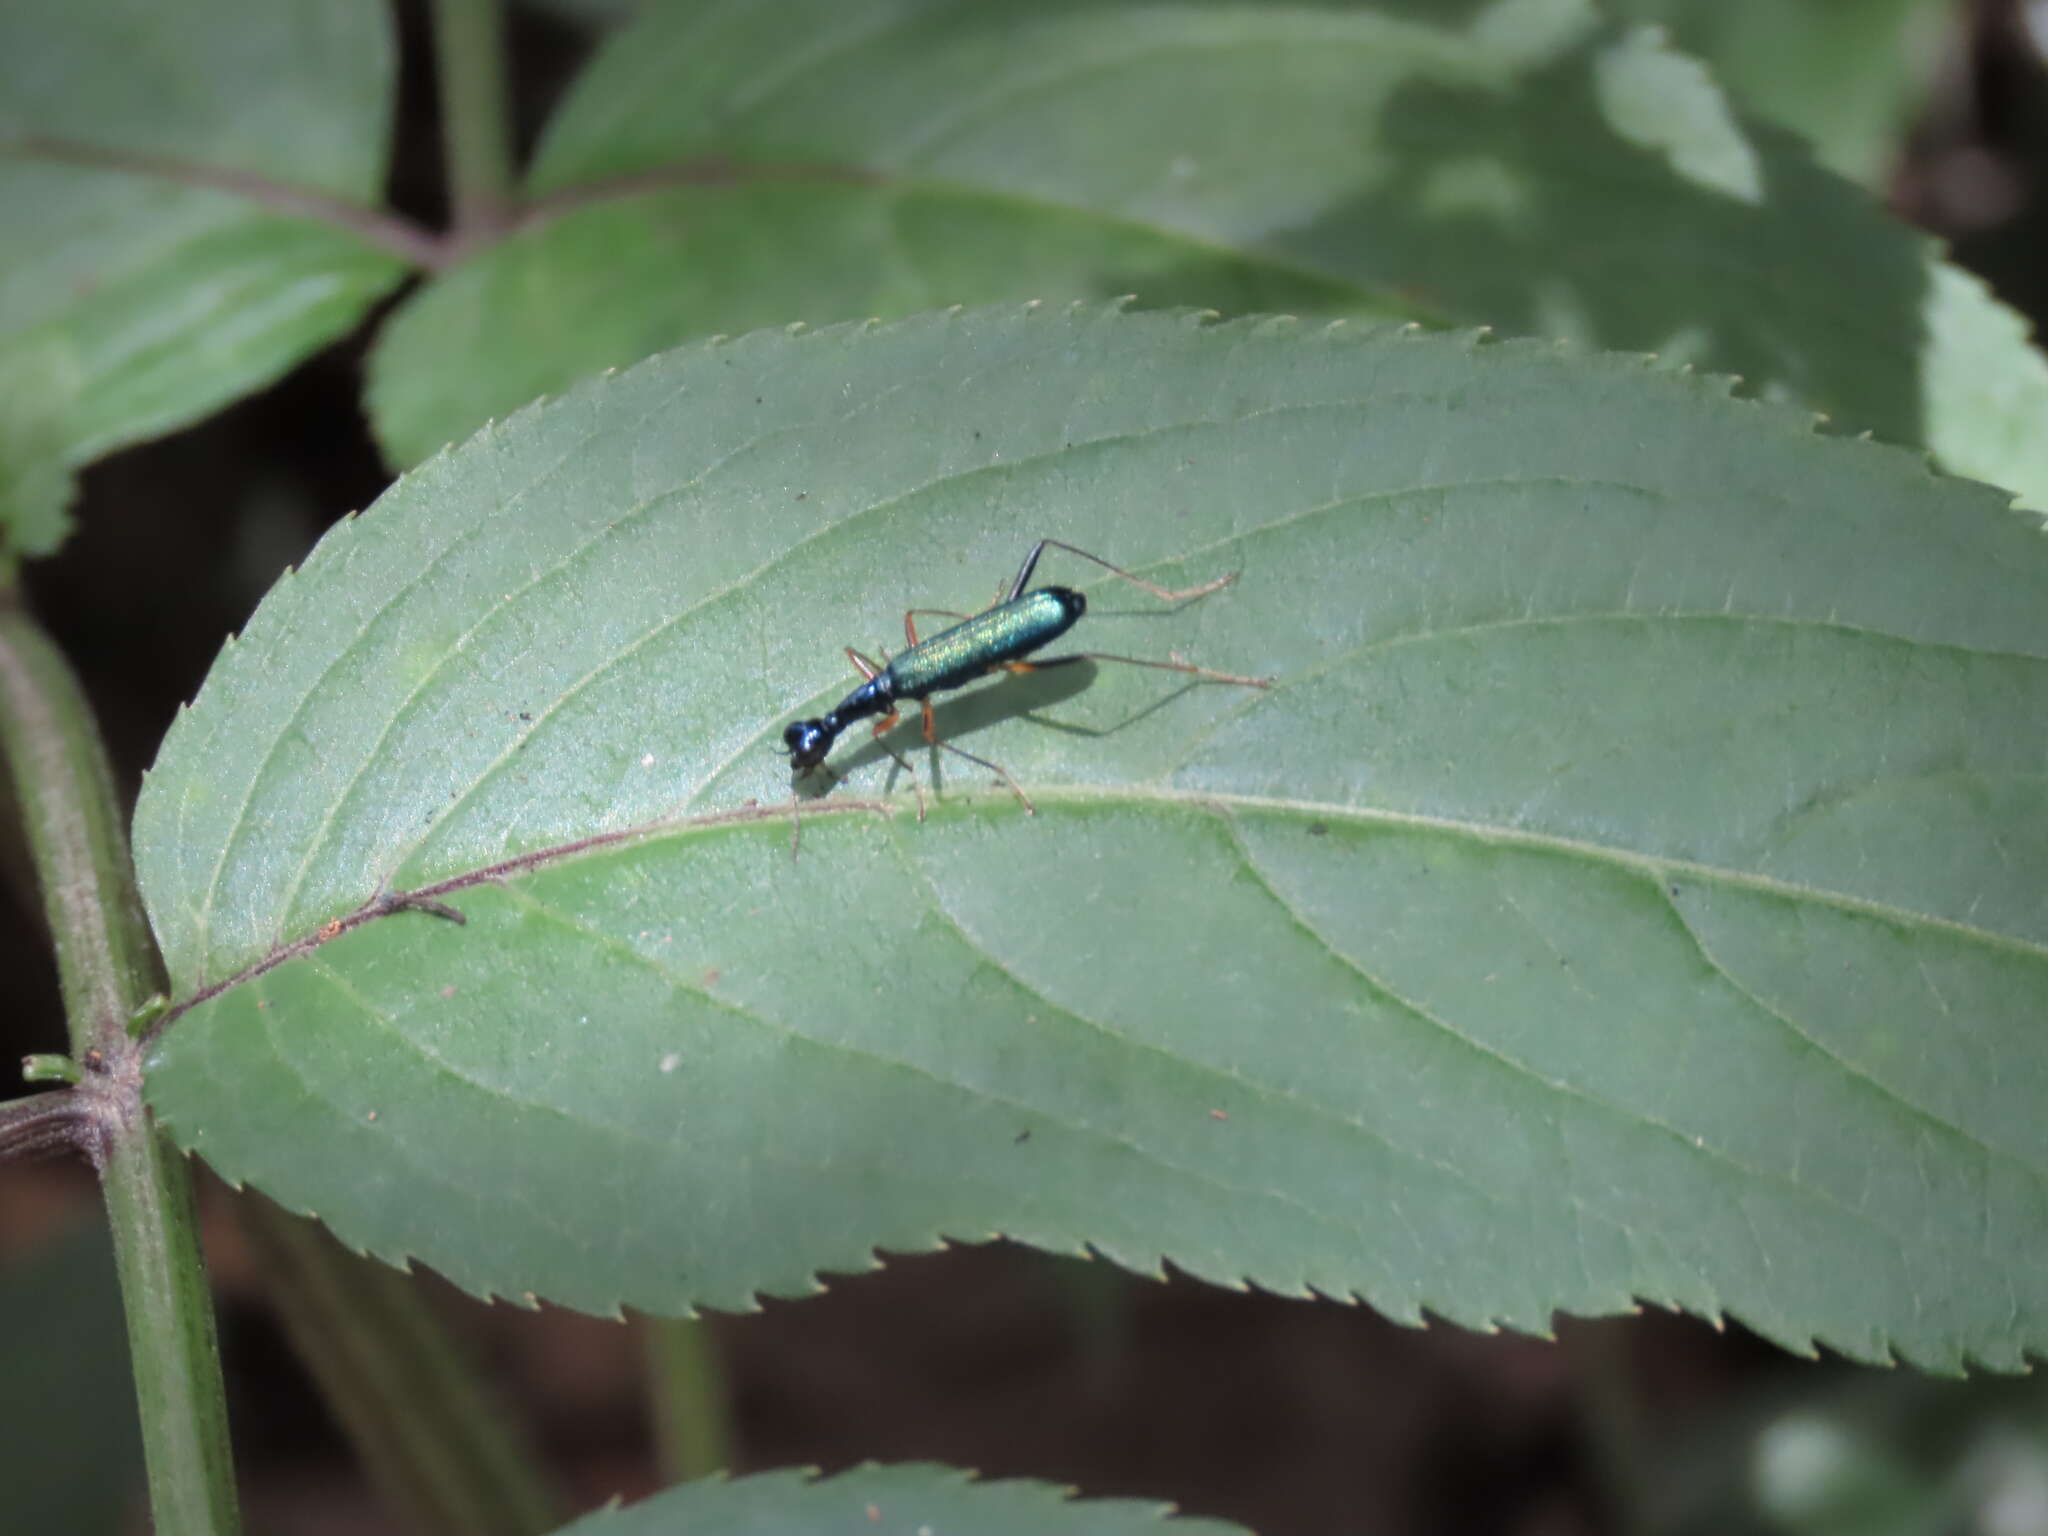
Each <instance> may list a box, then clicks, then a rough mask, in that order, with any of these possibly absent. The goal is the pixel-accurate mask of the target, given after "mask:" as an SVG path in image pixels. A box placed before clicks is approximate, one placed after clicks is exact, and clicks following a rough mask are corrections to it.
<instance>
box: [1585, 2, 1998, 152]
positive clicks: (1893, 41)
mask: <svg viewBox="0 0 2048 1536" xmlns="http://www.w3.org/2000/svg"><path fill="white" fill-rule="evenodd" d="M1607 9H1608V10H1609V11H1611V12H1612V13H1613V14H1615V15H1617V16H1622V17H1626V18H1627V19H1629V20H1631V21H1646V22H1661V23H1663V24H1664V25H1666V26H1668V27H1670V28H1671V31H1672V35H1673V36H1674V37H1675V38H1676V39H1677V40H1678V42H1679V43H1680V45H1681V46H1683V47H1685V48H1688V49H1690V50H1691V51H1692V52H1694V53H1697V54H1699V55H1700V56H1701V57H1703V58H1704V59H1706V60H1707V62H1708V63H1710V64H1711V65H1712V66H1713V68H1714V73H1715V74H1716V75H1718V76H1719V77H1720V78H1721V79H1722V80H1725V81H1726V82H1727V83H1728V85H1729V86H1730V87H1731V88H1732V89H1733V90H1734V91H1736V93H1737V94H1738V95H1739V96H1740V97H1741V98H1742V100H1743V102H1744V104H1745V105H1747V106H1749V107H1751V108H1753V109H1754V110H1756V111H1758V112H1761V113H1762V114H1764V115H1765V116H1767V117H1770V118H1772V119H1773V120H1775V121H1777V122H1780V123H1783V124H1784V125H1785V126H1786V127H1788V128H1791V129H1794V130H1795V131H1797V132H1799V133H1801V134H1804V135H1805V136H1806V137H1807V138H1809V139H1811V140H1812V141H1813V144H1814V148H1815V151H1816V153H1817V154H1818V156H1819V158H1820V160H1821V163H1822V164H1824V165H1826V166H1827V167H1828V168H1829V169H1831V170H1834V171H1839V172H1840V173H1841V174H1842V175H1844V176H1848V177H1851V178H1853V179H1854V180H1856V181H1859V182H1862V183H1863V184H1865V185H1866V186H1874V185H1876V184H1878V183H1879V182H1880V181H1881V180H1882V179H1883V177H1884V176H1885V174H1886V172H1887V171H1888V170H1889V169H1890V168H1891V166H1892V164H1893V162H1894V161H1895V160H1896V159H1897V158H1898V155H1899V152H1900V150H1901V148H1902V147H1903V145H1904V143H1905V139H1906V132H1907V130H1908V129H1909V128H1911V127H1912V124H1913V118H1914V115H1915V114H1916V113H1917V112H1918V111H1919V109H1920V106H1921V103H1922V101H1923V100H1924V98H1925V96H1926V93H1927V87H1928V86H1929V85H1930V84H1931V83H1932V79H1933V75H1934V70H1935V66H1936V64H1937V62H1938V61H1939V60H1940V59H1941V57H1942V56H1943V52H1944V49H1945V48H1946V47H1951V46H1955V45H1956V44H1957V42H1958V41H1959V40H1958V38H1957V36H1956V34H1958V33H1959V32H1960V31H1961V28H1962V15H1961V13H1960V12H1959V11H1958V10H1957V9H1956V7H1954V6H1953V5H1950V4H1949V3H1948V0H1608V4H1607Z"/></svg>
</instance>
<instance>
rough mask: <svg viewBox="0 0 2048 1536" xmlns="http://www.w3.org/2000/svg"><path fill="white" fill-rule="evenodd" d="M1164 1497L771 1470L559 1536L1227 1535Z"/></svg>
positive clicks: (1228, 1529)
mask: <svg viewBox="0 0 2048 1536" xmlns="http://www.w3.org/2000/svg"><path fill="white" fill-rule="evenodd" d="M1169 1513H1170V1511H1169V1510H1168V1509H1167V1508H1166V1507H1165V1506H1164V1505H1160V1504H1141V1503H1138V1502H1137V1501H1135V1500H1131V1499H1076V1498H1074V1497H1073V1496H1072V1495H1070V1494H1068V1493H1066V1492H1064V1491H1062V1490H1061V1489H1058V1488H1054V1487H1051V1486H1049V1485H1047V1484H1045V1483H1029V1482H1023V1481H1015V1480H1013V1481H1005V1482H999V1483H982V1482H976V1481H974V1480H973V1479H971V1478H969V1477H967V1476H966V1475H964V1474H962V1473H960V1472H956V1471H954V1470H952V1469H950V1468H947V1467H935V1466H919V1465H914V1464H913V1465H903V1466H890V1467H874V1466H869V1467H858V1468H856V1469H854V1470H853V1471H851V1472H844V1473H841V1474H840V1475H839V1476H837V1477H832V1478H822V1479H821V1478H818V1477H816V1476H814V1475H812V1474H810V1473H805V1472H769V1473H764V1474H762V1475H761V1476H758V1477H743V1478H739V1479H736V1480H731V1481H728V1480H727V1479H725V1478H709V1479H706V1480H704V1481H702V1482H695V1483H685V1484H683V1485H682V1486H680V1487H676V1488H670V1489H668V1490H667V1491H665V1492H663V1493H659V1494H656V1495H655V1496H654V1497H653V1498H651V1499H647V1500H644V1501H643V1502H641V1503H639V1504H635V1505H632V1506H631V1507H630V1508H626V1509H606V1510H600V1511H599V1512H598V1513H596V1514H594V1515H586V1516H584V1518H583V1519H581V1520H578V1521H576V1522H575V1523H574V1524H572V1525H567V1526H564V1527H563V1528H562V1530H561V1531H560V1532H559V1533H558V1536H741V1533H749V1536H751V1533H761V1536H766V1533H771V1532H772V1533H773V1536H840V1533H842V1532H846V1531H864V1530H870V1529H872V1530H876V1531H885V1532H894V1531H901V1532H904V1533H906V1536H909V1533H915V1532H929V1533H931V1536H938V1533H940V1532H952V1531H972V1532H975V1533H976V1536H1038V1533H1040V1532H1047V1533H1050V1536H1230V1533H1232V1532H1242V1530H1243V1527H1241V1526H1236V1525H1227V1524H1225V1523H1224V1522H1222V1521H1220V1520H1188V1519H1169V1518H1167V1517H1168V1515H1169Z"/></svg>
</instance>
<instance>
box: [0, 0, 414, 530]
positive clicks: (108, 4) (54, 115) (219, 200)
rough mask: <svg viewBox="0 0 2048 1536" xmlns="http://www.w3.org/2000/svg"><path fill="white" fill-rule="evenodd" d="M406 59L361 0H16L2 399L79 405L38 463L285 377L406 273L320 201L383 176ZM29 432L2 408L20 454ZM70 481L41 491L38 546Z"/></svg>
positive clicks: (10, 45)
mask: <svg viewBox="0 0 2048 1536" xmlns="http://www.w3.org/2000/svg"><path fill="white" fill-rule="evenodd" d="M392 78H393V61H392V45H391V38H390V24H389V19H388V17H386V15H385V14H384V10H383V8H382V7H381V6H376V5H364V4H361V3H359V0H190V3H182V0H181V3H180V4H178V5H176V6H164V5H157V4H153V3H147V0H16V3H11V4H9V5H6V6H0V206H4V207H5V208H6V209H7V210H8V217H7V218H6V219H5V220H0V380H4V381H6V386H7V387H6V389H5V390H4V391H0V411H4V412H6V414H7V415H8V416H9V417H10V418H12V416H13V414H14V411H13V404H14V402H15V401H17V400H18V399H20V398H21V397H22V390H20V389H17V387H16V386H17V385H18V384H19V385H24V386H26V390H27V392H28V393H29V394H30V395H32V397H33V398H35V399H37V400H40V401H43V402H56V403H59V404H60V405H61V413H57V420H56V422H55V424H54V426H52V427H50V428H49V429H48V430H46V431H42V432H41V436H42V438H43V439H44V441H43V443H42V451H41V453H40V455H39V456H38V458H37V460H36V461H35V463H34V464H33V466H31V469H32V472H33V473H34V474H35V475H36V476H37V477H39V478H40V479H41V480H42V481H43V482H45V483H46V482H47V481H48V479H49V477H51V476H52V475H55V474H58V473H60V472H61V470H62V468H63V466H66V465H79V464H83V463H85V462H87V461H88V460H91V459H93V458H95V457H97V456H99V455H100V454H103V453H105V452H107V451H108V450H109V449H112V448H117V447H120V446H122V445H124V444H127V443H132V442H135V441H138V440H139V439H142V438H146V437H150V436H153V435H155V434H158V433H161V432H166V431H169V430H170V429H172V428H174V427H178V426H182V425H184V424H185V423H187V422H190V421H194V420H196V419H198V418H199V417H201V416H204V415H206V414H207V413H208V412H210V411H212V410H214V409H216V408H217V407H219V406H220V405H222V404H224V403H226V402H227V401H230V400H233V399H235V398H236V397H238V396H240V395H242V394H245V393H247V392H248V391H250V390H252V389H255V388H257V387H259V386H260V385H263V384H265V383H268V382H269V381H270V380H271V379H273V378H275V377H276V376H277V375H278V374H280V373H282V372H283V371H284V370H285V369H286V368H288V367H290V366H291V365H292V364H293V363H295V362H297V361H298V360H299V359H300V358H302V357H304V356H306V355H307V354H308V353H310V352H312V351H314V350H315V349H317V348H318V347H320V346H323V345H324V344H326V343H327V342H328V341H330V340H332V339H333V338H334V337H335V336H337V335H340V334H341V333H342V332H344V331H346V330H347V329H348V328H349V327H351V326H353V325H354V324H355V323H356V322H357V321H358V320H359V319H360V318H361V317H362V315H363V314H364V313H365V312H366V311H367V310H368V308H369V306H370V305H371V303H373V302H374V301H375V300H376V299H377V298H378V297H379V296H381V295H382V294H384V293H386V292H388V291H389V290H390V289H391V288H392V286H393V285H394V284H396V282H397V281H398V280H399V279H400V278H401V277H402V276H403V275H404V265H403V263H401V262H400V261H399V260H397V259H396V258H395V257H393V256H392V255H391V254H390V253H388V252H387V251H384V250H380V249H377V248H376V247H374V246H372V245H370V244H368V243H366V242H365V239H364V237H363V236H362V235H361V234H358V233H351V232H350V231H349V230H348V229H347V228H345V227H343V226H342V224H341V223H339V222H313V221H311V220H310V219H309V218H308V217H306V216H304V210H303V208H302V205H304V204H308V203H317V204H319V205H320V206H321V207H322V208H325V209H327V210H328V212H329V214H330V215H331V216H332V217H333V218H334V219H340V218H341V217H342V216H343V215H344V214H346V213H347V211H348V210H349V209H351V208H356V209H357V210H358V211H362V209H361V208H360V207H359V205H366V204H368V203H369V202H371V201H373V200H374V199H375V198H376V197H377V196H378V195H379V192H380V188H381V183H382V178H383V172H384V153H385V150H384V144H385V139H386V136H387V134H388V131H389V126H388V125H389V117H390V111H391V94H392ZM45 413H46V414H51V413H50V412H49V411H48V408H47V405H46V408H45ZM38 427H39V429H40V427H41V423H40V422H39V423H38ZM21 431H22V429H21V428H20V427H19V426H18V425H16V424H14V423H13V422H12V421H11V420H10V421H8V422H0V451H4V448H5V447H7V446H11V444H12V443H13V441H14V440H15V439H17V438H18V437H19V436H20V434H21ZM30 472H31V470H29V469H20V468H16V469H12V470H10V471H9V473H8V478H9V480H19V479H20V478H21V477H22V476H23V475H24V474H27V473H30ZM63 494H64V493H63V492H62V491H61V490H59V491H57V492H56V493H55V501H54V503H53V500H52V492H51V491H50V490H49V489H47V486H46V484H45V486H41V487H39V489H38V492H37V494H36V495H35V496H34V497H32V498H29V499H28V503H27V504H28V505H29V506H31V508H32V509H33V510H34V512H35V515H36V516H37V517H38V518H39V519H41V521H40V522H39V524H38V527H39V528H41V529H42V530H43V532H42V533H41V535H39V536H38V537H37V538H35V539H34V540H33V541H31V540H27V539H25V540H24V542H25V543H27V544H29V546H30V552H32V553H34V552H40V551H41V550H42V549H46V548H47V547H49V545H50V544H52V543H54V539H53V538H52V537H50V534H49V519H50V517H51V516H53V515H54V514H53V511H52V508H53V505H54V506H55V507H61V503H62V500H63Z"/></svg>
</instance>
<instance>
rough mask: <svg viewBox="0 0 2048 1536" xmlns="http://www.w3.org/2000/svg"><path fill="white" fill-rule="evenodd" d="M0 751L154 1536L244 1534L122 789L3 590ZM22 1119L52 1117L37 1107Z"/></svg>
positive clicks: (64, 674) (54, 664)
mask: <svg viewBox="0 0 2048 1536" xmlns="http://www.w3.org/2000/svg"><path fill="white" fill-rule="evenodd" d="M0 751H4V753H5V755H6V759H7V764H8V768H9V771H10V772H11V774H12V776H13V780H14V791H15V797H16V800H17V802H18V804H19V806H20V808H21V814H22V817H23V820H24V821H25V822H26V824H27V828H28V841H29V849H30V852H31V853H32V855H33V856H34V860H35V866H36V874H37V878H38V881H39V883H40V884H41V886H42V891H43V906H44V910H45V912H46V913H47V915H48V918H49V924H50V932H51V934H52V936H53V938H54V939H55V942H56V946H57V969H58V976H59V979H60V981H61V982H62V985H63V994H64V1009H65V1014H66V1018H67V1021H68V1025H69V1029H70V1034H71V1049H72V1054H73V1055H74V1056H75V1057H76V1058H77V1059H78V1061H79V1062H80V1063H81V1064H82V1065H83V1066H84V1068H85V1072H84V1076H83V1079H82V1081H81V1082H80V1083H79V1085H78V1086H77V1087H76V1088H71V1089H66V1090H64V1091H63V1092H62V1093H60V1094H49V1095H44V1096H43V1097H44V1098H45V1099H62V1100H65V1101H66V1104H65V1107H64V1112H65V1113H67V1114H70V1113H74V1112H75V1116H76V1120H75V1125H76V1130H77V1135H76V1136H75V1137H74V1139H73V1144H74V1145H78V1146H80V1147H81V1148H82V1150H84V1151H86V1152H87V1153H88V1154H89V1155H90V1156H91V1158H92V1160H93V1163H94V1165H95V1166H96V1167H97V1168H98V1169H99V1173H100V1180H101V1185H102V1187H103V1189H104V1190H105V1193H106V1200H107V1212H108V1216H109V1218H110V1219H111V1221H112V1224H113V1230H114V1252H115V1260H116V1263H117V1265H118V1267H119V1269H120V1274H121V1300H122V1305H123V1308H124V1310H125V1311H126V1312H127V1315H128V1341H129V1347H130V1350H131V1352H132V1356H133V1360H134V1369H135V1392H136V1399H137V1405H138V1407H139V1409H140V1411H141V1416H142V1439H143V1448H144V1452H145V1454H146V1457H147V1461H148V1467H149V1493H150V1507H151V1513H152V1516H153V1518H154V1524H155V1529H156V1531H157V1532H158V1536H224V1533H231V1532H234V1531H237V1530H239V1529H240V1526H241V1519H240V1516H239V1514H238V1512H237V1509H236V1504H235V1485H234V1470H233V1466H232V1462H231V1460H230V1457H229V1453H228V1431H227V1406H226V1399H225V1396H224V1394H223V1391H222V1385H221V1374H220V1354H219V1350H218V1347H217V1346H216V1343H215V1340H214V1331H213V1307H212V1298H211V1297H210V1296H209V1294H208V1292H207V1286H206V1270H205V1267H204V1264H203V1262H202V1261H201V1258H200V1253H199V1223H198V1218H197V1215H196V1213H195V1212H194V1210H193V1203H192V1181H191V1175H190V1173H189V1171H188V1169H187V1168H186V1166H185V1163H184V1160H183V1159H182V1158H180V1157H179V1156H178V1155H177V1152H176V1151H175V1149H173V1148H172V1147H171V1146H170V1145H169V1144H168V1142H166V1141H165V1140H164V1139H163V1138H162V1137H160V1136H159V1135H158V1134H157V1133H156V1129H155V1127H154V1125H153V1124H152V1123H151V1121H150V1118H149V1115H148V1113H147V1112H146V1111H145V1110H144V1108H143V1105H142V1064H141V1057H140V1054H139V1051H138V1048H137V1047H136V1045H135V1043H134V1042H133V1041H131V1040H130V1039H129V1038H128V1032H127V1023H128V1019H129V1016H130V1015H131V1014H132V1013H134V1011H135V1010H136V1009H137V1008H139V1007H140V1006H141V1005H142V1003H143V1001H144V1000H145V999H147V998H148V997H150V996H151V995H152V994H153V993H155V991H156V990H157V983H158V975H159V972H158V966H157V958H156V951H155V948H154V947H153V945H152V944H151V942H150V937H149V928H148V925H147V923H146V922H145V921H144V919H143V916H142V908H141V904H140V902H139V901H138V900H137V897H136V894H135V879H134V871H133V867H132V866H131V865H130V863H129V861H128V847H127V839H126V838H125V837H124V836H123V835H122V830H121V820H120V812H119V808H118V805H117V802H116V801H115V798H114V791H113V777H112V775H111V773H110V772H109V771H108V768H107V760H106V753H105V751H104V749H103V748H102V747H101V745H100V739H99V733H98V731H97V730H96V729H95V727H94V724H93V720H92V716H91V713H90V711H89V710H88V709H87V707H86V703H85V699H84V696H83V695H82V694H81V693H80V691H79V688H78V684H77V680H76V679H75V678H73V676H72V675H71V671H70V668H69V667H67V666H66V665H65V662H64V658H63V657H62V656H61V655H60V654H59V653H58V651H57V648H56V647H55V646H54V645H52V644H51V643H50V641H49V639H48V637H46V636H45V635H44V634H43V633H42V631H41V630H40V629H39V628H38V627H37V626H36V624H35V621H34V620H33V619H32V618H31V617H30V616H29V614H28V612H27V611H26V610H25V609H24V608H23V607H22V605H21V601H20V597H19V594H18V593H17V592H16V591H15V589H14V588H13V587H12V586H0ZM31 1102H32V1104H34V1106H35V1107H34V1108H33V1109H30V1110H25V1111H20V1112H19V1113H21V1114H24V1115H36V1116H41V1115H56V1114H57V1113H58V1106H55V1105H46V1104H43V1103H42V1102H41V1101H31Z"/></svg>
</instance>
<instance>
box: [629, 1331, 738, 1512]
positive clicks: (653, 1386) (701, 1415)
mask: <svg viewBox="0 0 2048 1536" xmlns="http://www.w3.org/2000/svg"><path fill="white" fill-rule="evenodd" d="M644 1338H645V1345H646V1358H647V1385H648V1395H649V1396H650V1397H651V1398H652V1399H653V1406H654V1454H655V1459H656V1461H657V1462H658V1463H659V1465H660V1467H661V1474H662V1480H663V1481H664V1482H671V1483H680V1482H687V1481H689V1480H690V1479H692V1478H698V1477H709V1476H710V1475H711V1474H712V1473H713V1472H718V1471H722V1470H724V1469H725V1468H726V1467H727V1466H729V1465H730V1464H731V1461H732V1448H731V1444H730V1442H731V1439H732V1435H731V1430H730V1426H729V1424H728V1422H727V1413H726V1393H725V1372H724V1370H723V1369H722V1368H721V1366H720V1362H719V1358H718V1341H717V1340H716V1339H714V1338H713V1337H712V1336H711V1325H710V1320H709V1319H708V1318H702V1317H681V1318H673V1319H670V1318H650V1319H648V1321H647V1324H646V1329H645V1334H644Z"/></svg>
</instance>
